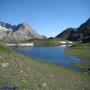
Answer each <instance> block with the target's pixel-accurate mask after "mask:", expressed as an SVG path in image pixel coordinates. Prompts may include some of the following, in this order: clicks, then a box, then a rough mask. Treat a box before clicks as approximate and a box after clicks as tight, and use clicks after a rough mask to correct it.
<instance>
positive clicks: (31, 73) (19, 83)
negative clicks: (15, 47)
mask: <svg viewBox="0 0 90 90" xmlns="http://www.w3.org/2000/svg"><path fill="white" fill-rule="evenodd" d="M89 83H90V75H88V74H86V73H80V72H74V71H72V70H69V69H66V68H63V67H60V66H57V65H54V64H49V63H45V62H40V61H38V60H35V59H33V58H31V57H30V56H25V55H22V54H17V53H15V52H12V51H11V50H10V49H8V47H6V46H5V45H4V44H3V43H2V44H1V43H0V87H3V86H5V85H7V86H8V87H10V86H12V87H18V88H19V90H43V89H44V90H60V89H62V90H81V89H82V88H83V89H84V90H86V89H87V90H89V89H90V85H89Z"/></svg>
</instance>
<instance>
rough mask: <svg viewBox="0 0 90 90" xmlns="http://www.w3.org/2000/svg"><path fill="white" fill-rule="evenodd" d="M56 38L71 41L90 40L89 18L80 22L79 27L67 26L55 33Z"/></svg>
mask: <svg viewBox="0 0 90 90" xmlns="http://www.w3.org/2000/svg"><path fill="white" fill-rule="evenodd" d="M56 38H59V39H64V40H71V41H78V40H82V41H84V42H85V41H89V42H90V40H89V39H90V18H89V19H88V20H87V21H86V22H85V23H83V24H81V25H80V27H79V28H77V29H75V28H68V29H66V30H64V31H63V32H62V33H60V34H59V35H57V36H56Z"/></svg>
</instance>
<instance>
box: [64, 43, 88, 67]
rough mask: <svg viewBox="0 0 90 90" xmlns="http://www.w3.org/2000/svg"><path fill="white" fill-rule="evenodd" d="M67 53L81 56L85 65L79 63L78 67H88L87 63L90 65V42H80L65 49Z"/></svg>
mask: <svg viewBox="0 0 90 90" xmlns="http://www.w3.org/2000/svg"><path fill="white" fill-rule="evenodd" d="M65 53H67V54H69V55H72V56H76V57H78V58H81V62H82V61H84V63H83V64H84V65H83V64H82V65H81V64H78V65H76V66H78V67H82V68H84V67H85V68H86V67H87V66H85V65H90V43H79V44H77V45H75V46H73V47H70V48H69V49H67V50H65ZM85 60H86V61H85Z"/></svg>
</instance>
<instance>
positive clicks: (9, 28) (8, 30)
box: [0, 22, 44, 42]
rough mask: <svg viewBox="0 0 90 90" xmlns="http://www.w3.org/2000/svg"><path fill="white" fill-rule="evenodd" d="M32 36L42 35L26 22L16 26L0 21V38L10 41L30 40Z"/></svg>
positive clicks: (39, 36)
mask: <svg viewBox="0 0 90 90" xmlns="http://www.w3.org/2000/svg"><path fill="white" fill-rule="evenodd" d="M34 38H39V39H42V38H44V37H43V36H42V35H39V34H38V33H37V32H36V31H35V30H34V29H32V27H31V26H30V25H28V24H27V23H21V24H18V25H17V26H16V25H11V24H8V23H3V22H0V40H4V41H7V42H11V41H24V40H30V39H34Z"/></svg>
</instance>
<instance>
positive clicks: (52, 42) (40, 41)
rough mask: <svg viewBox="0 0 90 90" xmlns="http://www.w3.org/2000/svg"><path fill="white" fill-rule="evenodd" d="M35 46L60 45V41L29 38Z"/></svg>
mask: <svg viewBox="0 0 90 90" xmlns="http://www.w3.org/2000/svg"><path fill="white" fill-rule="evenodd" d="M31 41H32V42H33V43H34V44H35V46H59V45H62V44H61V43H60V42H57V41H55V40H54V39H51V40H50V39H34V40H31Z"/></svg>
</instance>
